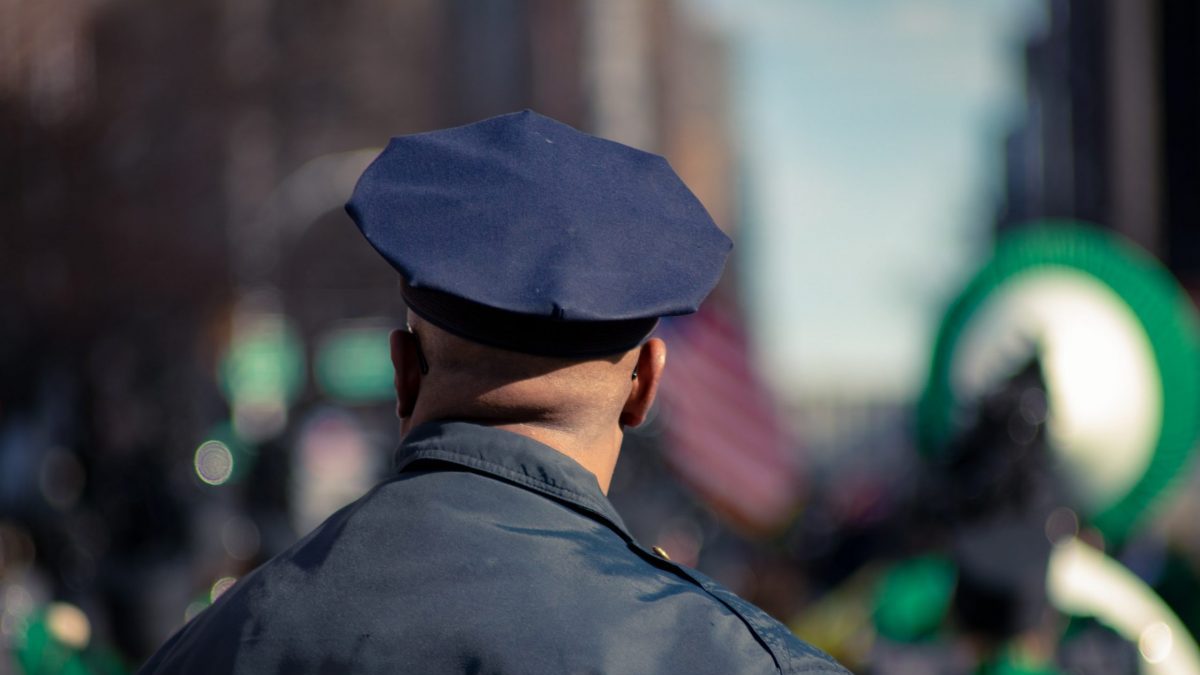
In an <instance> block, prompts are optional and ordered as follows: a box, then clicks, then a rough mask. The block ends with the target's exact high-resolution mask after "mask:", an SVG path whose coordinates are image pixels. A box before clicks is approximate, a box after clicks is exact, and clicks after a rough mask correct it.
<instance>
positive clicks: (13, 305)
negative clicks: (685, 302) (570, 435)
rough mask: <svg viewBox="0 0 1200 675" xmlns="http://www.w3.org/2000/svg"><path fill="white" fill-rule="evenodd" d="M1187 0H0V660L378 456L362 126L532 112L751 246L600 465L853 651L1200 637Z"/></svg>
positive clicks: (195, 600)
mask: <svg viewBox="0 0 1200 675" xmlns="http://www.w3.org/2000/svg"><path fill="white" fill-rule="evenodd" d="M1198 62H1200V4H1197V3H1192V2H1187V1H1186V0H1103V1H1102V2H1084V1H1083V0H1017V1H1014V0H978V1H976V2H959V1H958V0H855V1H853V2H840V1H839V0H488V1H487V2H484V1H482V0H393V1H390V2H387V1H383V0H344V1H343V2H321V1H318V0H305V1H302V2H282V1H280V0H176V1H174V2H154V1H152V0H90V1H85V0H0V297H2V298H3V300H2V301H0V675H10V674H11V675H43V674H45V675H49V674H52V673H69V674H72V675H119V674H128V673H132V672H134V671H135V670H136V669H137V668H138V666H140V665H141V664H142V663H143V662H144V661H145V659H146V658H147V657H148V656H149V655H150V654H151V653H152V652H153V651H154V650H155V649H156V648H157V647H158V646H159V645H160V644H162V643H163V641H165V640H166V639H167V638H168V637H169V636H170V635H172V634H173V633H174V632H175V631H176V630H178V629H179V628H180V627H181V626H182V625H183V624H184V623H185V622H186V621H187V620H188V619H190V618H191V617H193V616H195V615H196V614H197V613H199V612H201V611H203V610H204V609H205V607H207V606H208V605H210V604H211V603H212V602H213V601H214V600H215V598H216V597H217V596H218V595H220V593H222V592H223V591H224V590H227V589H228V588H229V587H230V586H232V585H233V584H235V583H236V582H237V580H238V579H239V578H240V577H242V576H243V575H245V574H247V573H249V572H250V571H251V570H253V569H254V568H255V567H256V566H258V565H260V564H262V563H263V562H264V561H266V560H268V559H270V558H271V557H272V556H274V555H276V554H278V553H279V552H281V551H283V550H284V549H285V548H287V547H288V546H290V545H291V544H292V543H294V542H295V541H296V540H297V539H298V538H299V537H301V536H303V535H304V534H305V533H307V532H308V531H310V530H311V529H312V528H314V527H315V526H317V525H318V524H320V523H321V522H322V521H323V520H324V519H325V518H326V517H328V516H329V515H330V514H331V513H333V512H334V511H335V510H337V509H338V508H339V507H341V506H343V505H345V504H347V503H349V502H350V501H352V500H354V499H356V498H357V497H359V496H360V495H362V494H363V493H364V492H366V491H367V490H368V489H370V488H371V486H373V485H374V484H376V483H377V482H378V481H379V480H381V479H382V478H384V477H386V476H387V475H388V473H389V471H390V470H391V464H392V453H393V451H394V450H395V448H396V447H397V444H398V443H399V440H400V438H399V423H398V420H397V419H396V402H395V390H394V382H393V371H392V365H391V361H390V360H389V347H388V332H389V331H390V330H392V329H394V328H398V327H402V326H403V324H404V316H405V314H404V312H405V309H404V301H403V299H402V298H401V294H400V283H399V280H398V278H397V276H396V274H395V272H394V271H393V270H392V269H391V268H389V267H388V265H387V264H386V263H384V262H383V261H381V260H379V259H378V257H377V256H376V255H375V254H374V252H373V251H372V250H371V248H370V246H368V245H367V244H366V243H365V242H364V241H363V240H362V239H361V238H360V237H359V236H358V233H357V232H356V231H355V228H354V226H353V224H352V223H351V221H350V219H349V218H348V217H347V215H346V214H345V212H344V210H343V204H344V203H345V202H346V200H347V198H348V197H349V196H350V193H351V191H352V190H353V188H354V184H355V181H356V180H357V178H358V176H359V175H360V174H361V173H362V171H363V169H364V168H365V167H366V166H367V165H368V164H369V163H370V162H371V161H372V160H373V159H374V158H375V156H376V155H377V154H378V153H379V151H380V149H381V148H382V146H383V144H385V143H386V141H387V139H388V138H390V137H393V136H398V135H402V134H411V133H416V132H422V131H427V130H431V129H437V128H443V127H449V126H455V125H460V124H466V123H469V122H473V121H476V120H479V119H483V118H485V117H489V116H493V115H498V114H502V113H506V112H511V111H516V110H522V109H526V108H529V109H533V110H536V111H538V112H540V113H543V114H545V115H548V116H551V117H553V118H556V119H558V120H561V121H563V122H565V123H567V124H570V125H572V126H574V127H576V128H578V129H580V130H583V131H586V132H589V133H592V134H596V135H598V136H602V137H605V138H609V139H613V140H617V141H620V142H622V143H626V144H628V145H632V146H634V147H637V148H641V149H645V150H647V151H650V152H655V153H659V154H662V155H663V156H665V157H666V158H667V159H668V160H669V161H670V163H671V166H672V167H673V168H674V169H675V171H676V172H678V174H679V175H680V176H681V177H682V178H683V180H684V182H685V183H686V184H687V185H688V186H689V187H690V188H691V190H692V191H693V192H694V193H695V195H696V196H697V197H698V198H699V199H700V201H701V202H703V204H704V205H705V207H706V208H707V209H708V211H709V212H710V213H711V215H712V217H713V219H714V220H715V221H716V223H717V224H718V226H720V227H721V229H722V230H724V231H725V232H726V233H727V234H728V235H729V236H730V237H731V238H732V239H733V241H734V246H735V248H734V252H733V254H732V257H731V258H730V263H729V265H728V267H727V268H726V272H725V276H724V277H723V278H722V280H721V282H720V284H719V285H718V287H717V290H716V292H715V293H714V294H713V295H712V296H711V297H710V299H709V300H708V301H707V302H706V304H705V305H704V306H703V307H702V308H701V310H700V312H699V313H697V314H696V315H694V316H689V317H682V318H668V319H666V320H664V321H663V322H662V323H661V324H660V326H659V328H658V329H657V330H658V332H657V334H658V335H659V336H660V337H662V338H663V339H664V340H666V342H667V345H668V348H669V350H670V351H669V358H668V361H667V371H666V374H665V376H664V381H663V386H662V389H661V392H660V395H659V402H658V404H657V405H656V408H655V410H654V413H653V416H652V418H651V420H650V421H649V422H648V423H647V424H645V425H643V426H642V427H639V428H636V429H630V430H629V432H628V433H627V435H626V436H625V439H624V446H623V450H622V454H621V459H620V462H619V463H618V465H617V469H616V474H615V476H614V479H613V483H612V488H611V491H610V492H609V497H610V498H611V500H612V502H613V503H614V504H615V506H616V508H617V510H618V511H619V512H620V513H621V516H622V517H623V518H624V520H625V523H626V524H627V525H628V527H629V529H630V530H631V531H632V532H633V534H634V535H635V536H636V537H637V538H638V539H639V540H640V541H641V542H642V543H644V544H645V545H646V546H656V547H661V549H663V550H665V551H667V552H669V553H670V557H671V559H672V560H675V561H679V562H682V563H684V564H686V565H689V566H692V567H695V568H697V569H699V570H700V571H701V572H703V573H704V574H706V575H708V576H710V577H713V578H714V579H716V580H717V581H719V582H721V583H722V584H725V585H726V586H728V587H729V588H731V589H733V590H734V591H736V592H737V593H738V594H740V595H742V596H743V597H745V598H747V599H748V600H750V601H751V602H753V603H755V604H757V605H758V606H760V607H762V608H763V609H765V610H766V611H767V612H769V613H770V614H771V615H773V616H774V617H776V618H778V619H779V620H781V621H783V622H784V623H786V624H787V625H788V626H789V627H790V628H791V629H792V630H793V631H794V632H796V634H797V635H799V636H800V637H801V638H803V639H804V640H806V641H808V642H811V643H812V644H814V645H816V646H818V647H820V648H821V649H823V650H825V651H828V652H829V653H830V654H832V655H833V656H834V657H836V658H837V659H838V660H839V661H841V662H842V663H843V664H845V665H846V667H848V668H850V669H851V670H852V671H854V672H856V673H873V674H878V675H904V674H916V673H922V674H924V673H945V674H947V675H954V674H966V673H972V674H973V673H980V674H983V673H987V674H1001V673H1004V674H1009V673H1032V674H1041V673H1048V674H1054V673H1062V674H1067V673H1072V674H1081V675H1091V674H1104V675H1109V674H1116V675H1125V674H1133V673H1176V674H1189V675H1200V651H1198V650H1197V646H1196V640H1195V636H1200V524H1198V521H1197V517H1196V515H1197V514H1198V513H1200V472H1198V471H1197V468H1196V462H1195V459H1194V454H1195V453H1194V448H1195V445H1196V442H1197V437H1198V435H1200V322H1198V320H1197V314H1196V302H1197V299H1198V298H1200V190H1197V186H1200V131H1198V129H1200V127H1198V126H1197V125H1196V123H1195V120H1196V119H1198V117H1200V88H1198V87H1197V80H1196V75H1195V66H1196V64H1197V63H1198Z"/></svg>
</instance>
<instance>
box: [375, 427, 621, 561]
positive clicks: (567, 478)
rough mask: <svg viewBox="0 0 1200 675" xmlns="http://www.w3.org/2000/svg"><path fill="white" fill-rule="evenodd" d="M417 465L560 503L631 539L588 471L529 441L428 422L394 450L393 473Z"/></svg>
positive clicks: (494, 431) (500, 432) (480, 429)
mask: <svg viewBox="0 0 1200 675" xmlns="http://www.w3.org/2000/svg"><path fill="white" fill-rule="evenodd" d="M421 460H436V461H442V462H450V463H452V464H459V465H461V466H465V467H468V468H470V469H472V470H474V471H476V472H479V473H483V474H487V475H491V476H495V477H497V478H501V479H503V480H506V481H508V482H510V483H514V484H516V485H518V486H520V487H523V488H525V489H527V490H531V491H534V492H539V493H541V494H544V495H547V496H549V497H552V498H554V499H557V500H558V501H562V502H566V503H568V504H570V505H572V506H574V507H576V508H578V509H581V510H584V511H587V512H588V513H591V514H592V515H594V516H598V517H599V518H601V519H603V520H605V521H608V523H609V524H610V525H611V526H612V527H613V528H614V529H616V530H617V531H618V532H620V533H621V535H622V536H623V537H624V538H625V539H627V540H631V539H632V537H631V536H630V534H629V532H628V530H627V529H626V528H625V523H624V521H622V520H621V516H619V515H618V514H617V511H616V509H614V508H613V505H612V503H611V502H609V501H608V498H607V497H605V496H604V493H603V492H601V491H600V484H599V482H597V481H596V476H595V475H594V474H592V472H590V471H588V470H587V469H585V468H583V466H582V465H581V464H579V462H576V461H575V460H573V459H571V458H570V457H568V456H566V455H564V454H563V453H561V452H559V451H558V450H555V449H554V448H552V447H550V446H548V445H546V444H544V443H539V442H537V441H535V440H533V439H532V438H528V437H526V436H522V435H520V434H515V433H513V432H511V431H504V430H503V429H496V428H494V427H488V426H482V425H479V424H472V423H470V422H456V421H437V422H428V423H425V424H422V425H420V426H419V427H417V428H415V429H413V430H412V431H410V432H409V433H408V435H407V436H406V437H405V438H404V442H403V443H401V445H400V448H399V450H397V451H396V471H397V472H403V471H405V470H407V469H408V468H410V467H411V466H412V465H413V464H414V463H416V462H418V461H421Z"/></svg>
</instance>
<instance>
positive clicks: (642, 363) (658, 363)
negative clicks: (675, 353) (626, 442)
mask: <svg viewBox="0 0 1200 675" xmlns="http://www.w3.org/2000/svg"><path fill="white" fill-rule="evenodd" d="M666 364H667V344H666V343H665V342H663V341H662V340H661V339H659V338H650V339H649V340H646V342H645V343H644V344H643V345H642V346H641V347H639V348H638V360H637V366H636V369H635V370H634V371H633V380H632V383H631V386H630V388H629V396H628V397H627V398H626V399H625V407H623V408H622V409H621V418H620V422H621V426H623V427H636V426H638V425H639V424H641V423H642V422H645V421H646V416H647V415H649V414H650V406H652V405H654V397H655V396H656V395H657V394H658V383H659V382H660V381H661V380H662V373H663V367H664V366H666Z"/></svg>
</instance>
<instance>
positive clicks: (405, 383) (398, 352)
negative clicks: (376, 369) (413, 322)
mask: <svg viewBox="0 0 1200 675" xmlns="http://www.w3.org/2000/svg"><path fill="white" fill-rule="evenodd" d="M388 339H389V342H390V343H391V347H392V368H393V369H394V370H395V380H394V381H395V386H396V415H397V416H398V417H400V419H407V418H409V417H411V416H412V414H413V409H414V408H416V406H417V394H419V393H420V392H421V370H422V369H421V346H420V344H418V343H417V336H416V335H415V334H413V333H411V332H410V331H407V330H400V329H396V330H394V331H392V332H391V334H390V335H388Z"/></svg>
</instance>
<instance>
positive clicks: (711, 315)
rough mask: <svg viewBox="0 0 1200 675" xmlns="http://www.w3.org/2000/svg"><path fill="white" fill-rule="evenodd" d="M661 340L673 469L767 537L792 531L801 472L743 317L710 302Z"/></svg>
mask: <svg viewBox="0 0 1200 675" xmlns="http://www.w3.org/2000/svg"><path fill="white" fill-rule="evenodd" d="M659 335H660V336H661V337H662V338H663V339H664V340H666V342H667V367H666V372H665V373H664V375H663V381H662V384H661V385H660V389H659V401H660V405H661V415H662V420H663V424H664V437H665V438H664V440H665V441H666V456H667V461H668V463H669V464H670V466H671V467H672V468H673V469H674V471H675V472H676V473H678V474H679V475H680V477H681V478H682V479H683V481H684V482H685V483H687V484H688V485H689V486H690V487H691V488H692V489H694V490H695V491H696V492H697V493H698V494H699V495H700V497H701V498H703V499H704V500H705V501H706V502H707V503H708V504H709V505H710V506H712V507H713V508H714V509H715V510H716V511H717V512H718V513H720V514H722V515H724V516H726V517H728V518H729V519H730V520H732V521H733V522H734V523H736V524H738V525H741V526H743V527H746V528H749V529H752V530H755V531H760V532H762V531H772V530H776V529H778V528H780V527H781V526H783V525H786V524H787V521H788V520H789V519H790V518H791V517H792V516H793V515H794V514H795V511H796V507H797V503H798V501H799V498H800V487H801V473H800V466H799V463H798V461H797V455H796V453H795V452H794V443H793V440H792V438H791V437H790V435H789V434H788V433H787V430H786V428H785V426H784V424H783V420H782V419H781V418H780V414H779V412H778V408H777V406H776V403H775V400H774V399H773V397H772V396H771V394H770V392H769V390H768V389H767V388H766V386H765V385H764V383H763V381H762V379H761V378H760V377H759V376H758V374H757V373H756V372H755V370H754V367H753V366H752V364H751V362H750V359H749V356H748V354H747V338H746V332H745V330H744V329H743V328H742V324H741V322H740V320H739V319H738V318H737V314H736V313H735V312H734V311H733V309H732V308H730V307H728V306H726V305H722V304H719V303H718V302H716V301H709V302H708V303H706V304H705V305H704V306H703V307H701V308H700V311H699V312H698V313H696V314H695V315H693V316H691V317H687V318H682V319H672V320H670V321H668V322H667V323H665V324H664V326H663V327H662V329H660V332H659Z"/></svg>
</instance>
